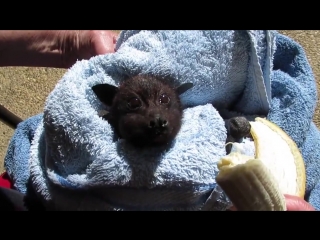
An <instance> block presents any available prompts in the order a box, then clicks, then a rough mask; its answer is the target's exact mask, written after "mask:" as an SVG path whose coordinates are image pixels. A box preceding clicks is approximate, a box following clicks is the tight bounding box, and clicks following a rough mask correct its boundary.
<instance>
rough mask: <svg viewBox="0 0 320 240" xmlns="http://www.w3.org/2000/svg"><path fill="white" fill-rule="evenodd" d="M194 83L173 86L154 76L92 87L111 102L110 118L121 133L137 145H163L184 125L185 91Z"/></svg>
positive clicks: (99, 96)
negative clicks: (182, 96) (183, 102)
mask: <svg viewBox="0 0 320 240" xmlns="http://www.w3.org/2000/svg"><path fill="white" fill-rule="evenodd" d="M192 86H193V84H192V83H185V84H182V85H180V86H179V87H177V88H172V87H170V86H169V85H168V84H166V83H165V82H164V81H163V80H161V79H157V78H156V77H152V76H141V75H138V76H136V77H133V78H130V79H128V80H127V81H125V82H124V83H123V84H122V85H120V87H115V86H112V85H109V84H99V85H96V86H94V87H92V90H93V91H94V92H95V94H96V95H97V97H98V99H99V100H100V101H101V102H103V103H104V104H106V105H107V106H110V107H111V108H110V115H109V116H108V120H109V122H110V124H111V125H112V126H113V127H114V128H115V129H116V131H117V132H118V134H119V135H120V137H122V138H124V139H126V140H128V141H130V142H131V143H132V144H134V145H140V146H146V145H163V144H167V143H169V142H171V140H173V139H174V137H175V136H176V135H177V133H178V132H179V130H180V127H181V119H182V107H181V103H180V97H179V95H181V94H182V93H184V92H185V91H187V90H188V89H190V88H191V87H192Z"/></svg>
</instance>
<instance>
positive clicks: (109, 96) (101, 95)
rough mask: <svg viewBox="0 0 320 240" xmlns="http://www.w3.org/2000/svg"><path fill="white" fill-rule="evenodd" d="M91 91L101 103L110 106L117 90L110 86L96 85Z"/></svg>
mask: <svg viewBox="0 0 320 240" xmlns="http://www.w3.org/2000/svg"><path fill="white" fill-rule="evenodd" d="M92 90H93V92H94V93H95V94H96V96H97V97H98V99H99V100H100V101H101V102H103V103H104V104H106V105H107V106H111V105H112V101H113V98H114V97H115V95H116V93H117V91H118V88H117V87H115V86H113V85H110V84H98V85H95V86H93V87H92Z"/></svg>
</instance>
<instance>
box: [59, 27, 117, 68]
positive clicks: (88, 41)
mask: <svg viewBox="0 0 320 240" xmlns="http://www.w3.org/2000/svg"><path fill="white" fill-rule="evenodd" d="M63 34H65V37H62V39H63V41H64V42H62V45H61V49H62V50H63V62H64V65H65V66H66V67H71V66H72V65H73V64H74V63H75V62H76V61H77V60H83V59H89V58H91V57H94V56H96V55H102V54H107V53H113V52H114V51H115V44H116V40H117V36H118V34H117V33H116V32H114V31H111V30H77V31H64V33H63Z"/></svg>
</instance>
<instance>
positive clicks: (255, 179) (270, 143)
mask: <svg viewBox="0 0 320 240" xmlns="http://www.w3.org/2000/svg"><path fill="white" fill-rule="evenodd" d="M250 125H251V135H252V138H253V141H254V145H255V156H246V155H243V154H241V153H239V152H232V153H230V154H229V155H227V156H224V157H223V158H221V160H220V161H219V163H218V168H219V170H220V172H219V174H218V175H217V177H216V181H217V183H218V184H219V185H220V187H221V188H222V189H223V190H224V192H225V193H226V195H227V196H228V197H229V199H230V200H231V202H232V203H233V205H234V206H235V207H236V209H237V210H240V211H241V210H246V211H285V210H286V204H285V198H284V194H290V195H295V196H299V197H302V198H303V197H304V193H305V189H306V173H305V165H304V161H303V158H302V155H301V153H300V151H299V149H298V147H297V145H296V144H295V142H294V141H293V140H292V139H291V138H290V137H289V136H288V135H287V134H286V133H285V132H284V131H283V130H282V129H281V128H280V127H278V126H277V125H276V124H274V123H272V122H270V121H268V120H266V119H264V118H256V119H255V121H252V122H250Z"/></svg>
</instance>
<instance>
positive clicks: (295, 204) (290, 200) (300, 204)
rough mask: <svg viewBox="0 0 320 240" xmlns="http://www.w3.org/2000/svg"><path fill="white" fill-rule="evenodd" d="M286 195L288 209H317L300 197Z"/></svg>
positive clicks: (233, 209)
mask: <svg viewBox="0 0 320 240" xmlns="http://www.w3.org/2000/svg"><path fill="white" fill-rule="evenodd" d="M284 197H285V199H286V205H287V211H315V209H314V207H312V206H311V204H310V203H308V202H306V201H305V200H304V199H302V198H300V197H297V196H293V195H288V194H285V195H284ZM230 210H231V211H237V209H236V208H235V207H231V208H230Z"/></svg>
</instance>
